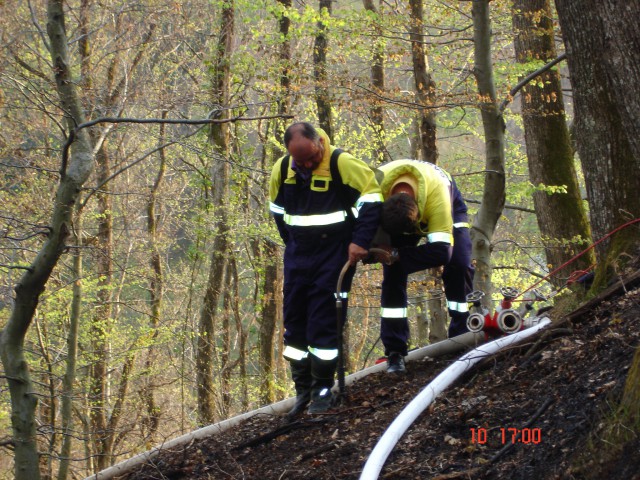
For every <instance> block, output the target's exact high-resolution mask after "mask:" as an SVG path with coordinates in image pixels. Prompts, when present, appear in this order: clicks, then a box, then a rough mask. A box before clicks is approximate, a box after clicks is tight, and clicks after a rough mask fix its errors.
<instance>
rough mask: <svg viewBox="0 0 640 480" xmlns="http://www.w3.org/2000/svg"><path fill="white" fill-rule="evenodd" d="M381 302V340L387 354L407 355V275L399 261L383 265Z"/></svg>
mask: <svg viewBox="0 0 640 480" xmlns="http://www.w3.org/2000/svg"><path fill="white" fill-rule="evenodd" d="M380 304H381V308H380V340H382V344H383V345H384V353H385V355H389V354H390V353H391V352H398V353H400V354H402V355H407V342H408V341H409V322H408V320H407V275H406V274H405V273H404V272H403V270H402V268H401V267H400V264H398V263H395V264H393V265H383V279H382V295H381V298H380Z"/></svg>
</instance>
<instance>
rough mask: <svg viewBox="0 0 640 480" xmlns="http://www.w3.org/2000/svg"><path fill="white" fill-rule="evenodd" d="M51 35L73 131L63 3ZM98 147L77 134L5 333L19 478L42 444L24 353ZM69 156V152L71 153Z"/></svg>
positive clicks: (2, 342)
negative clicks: (46, 230) (40, 243)
mask: <svg viewBox="0 0 640 480" xmlns="http://www.w3.org/2000/svg"><path fill="white" fill-rule="evenodd" d="M47 14H48V22H47V33H48V35H49V39H50V41H51V60H52V64H53V71H54V74H55V79H56V88H57V91H58V95H59V98H60V101H61V104H62V106H63V109H64V112H65V113H66V115H67V117H66V125H67V128H68V129H69V130H70V131H71V130H73V129H74V128H75V126H76V125H79V124H81V123H83V120H84V116H83V113H82V111H83V110H82V106H81V104H80V100H79V98H78V95H77V91H76V85H75V83H74V82H73V81H72V78H71V72H70V70H69V64H70V62H69V53H68V50H67V37H66V31H65V26H64V10H63V2H62V1H60V0H50V1H49V2H48V11H47ZM92 150H93V149H92V146H91V143H90V141H89V138H88V136H87V135H86V133H85V132H83V131H79V132H77V133H76V136H75V141H74V142H73V144H72V145H71V149H70V158H68V159H67V158H66V157H65V158H63V162H62V167H61V178H60V184H59V185H58V189H57V191H56V198H55V202H54V206H53V211H52V218H51V222H50V225H49V235H48V237H47V240H46V241H45V243H44V244H43V246H42V248H41V249H40V251H39V252H38V255H37V256H36V258H35V259H34V261H33V263H32V264H31V266H30V267H29V270H27V271H26V273H25V274H24V275H23V276H22V278H21V279H20V282H19V283H18V285H16V287H15V291H16V298H15V304H14V307H13V310H12V312H11V316H10V318H9V320H8V322H7V324H6V325H5V327H4V328H3V329H2V331H1V332H0V357H1V358H2V364H3V365H4V371H5V375H6V377H7V382H8V385H9V392H10V394H11V426H12V429H13V439H14V443H15V457H14V463H15V478H16V480H38V479H40V471H39V468H38V465H39V461H38V448H37V443H36V428H35V408H36V403H37V400H36V395H35V394H34V388H33V385H32V383H31V378H30V375H29V369H28V366H27V361H26V359H25V356H24V339H25V335H26V333H27V331H28V329H29V326H30V324H31V322H32V320H33V316H34V313H35V309H36V307H37V305H38V301H39V298H40V294H41V293H42V291H43V290H44V286H45V284H46V283H47V281H48V279H49V277H50V275H51V272H52V270H53V268H54V267H55V265H56V264H57V262H58V260H59V259H60V256H61V255H62V253H63V252H64V250H65V248H66V243H65V242H66V239H67V237H68V235H69V224H70V223H71V216H72V211H73V205H74V203H75V202H76V200H77V198H78V192H79V191H80V190H81V187H82V185H83V184H84V182H85V181H86V180H87V178H88V177H89V175H90V174H91V171H92V169H93V154H92ZM65 155H66V152H65Z"/></svg>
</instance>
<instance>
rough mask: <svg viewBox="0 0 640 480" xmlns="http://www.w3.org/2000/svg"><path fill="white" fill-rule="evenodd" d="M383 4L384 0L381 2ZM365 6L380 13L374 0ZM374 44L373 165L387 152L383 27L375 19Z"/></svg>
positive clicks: (379, 161)
mask: <svg viewBox="0 0 640 480" xmlns="http://www.w3.org/2000/svg"><path fill="white" fill-rule="evenodd" d="M380 3H381V4H382V2H380ZM363 4H364V8H365V9H366V10H367V11H369V12H371V13H372V14H374V15H376V18H377V15H378V9H376V6H375V4H374V2H373V0H363ZM373 28H374V35H375V36H374V40H373V42H374V45H373V58H372V59H371V87H372V90H373V92H374V93H375V96H372V97H371V100H370V103H371V124H372V126H373V129H374V133H375V137H374V145H375V146H374V149H373V155H372V156H373V158H372V162H371V163H372V165H377V164H379V163H381V162H383V161H384V159H385V157H387V155H385V153H386V149H385V142H384V140H385V134H384V107H383V104H382V101H381V100H380V98H379V96H380V95H382V94H383V93H384V91H385V83H384V54H385V51H384V42H383V40H382V38H383V37H382V29H381V27H380V21H379V20H374V23H373Z"/></svg>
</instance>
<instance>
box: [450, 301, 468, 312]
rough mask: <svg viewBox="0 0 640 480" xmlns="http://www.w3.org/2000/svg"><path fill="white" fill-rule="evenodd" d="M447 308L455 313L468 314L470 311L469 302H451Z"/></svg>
mask: <svg viewBox="0 0 640 480" xmlns="http://www.w3.org/2000/svg"><path fill="white" fill-rule="evenodd" d="M447 308H448V309H449V310H453V311H454V312H460V313H466V312H468V311H469V304H468V303H467V302H464V303H463V302H450V301H447Z"/></svg>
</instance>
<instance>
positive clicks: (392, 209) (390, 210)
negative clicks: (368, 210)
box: [380, 193, 418, 234]
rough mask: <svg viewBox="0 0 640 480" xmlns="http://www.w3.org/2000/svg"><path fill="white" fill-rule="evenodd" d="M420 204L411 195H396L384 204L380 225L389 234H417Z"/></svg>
mask: <svg viewBox="0 0 640 480" xmlns="http://www.w3.org/2000/svg"><path fill="white" fill-rule="evenodd" d="M416 218H418V204H417V203H416V201H415V200H414V199H413V198H411V197H410V196H409V195H406V194H404V193H396V194H395V195H391V196H390V197H389V198H388V199H387V200H385V202H384V203H383V204H382V218H381V221H380V224H381V226H382V228H383V230H385V231H386V232H387V233H390V234H396V233H415V231H416V222H415V219H416Z"/></svg>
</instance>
